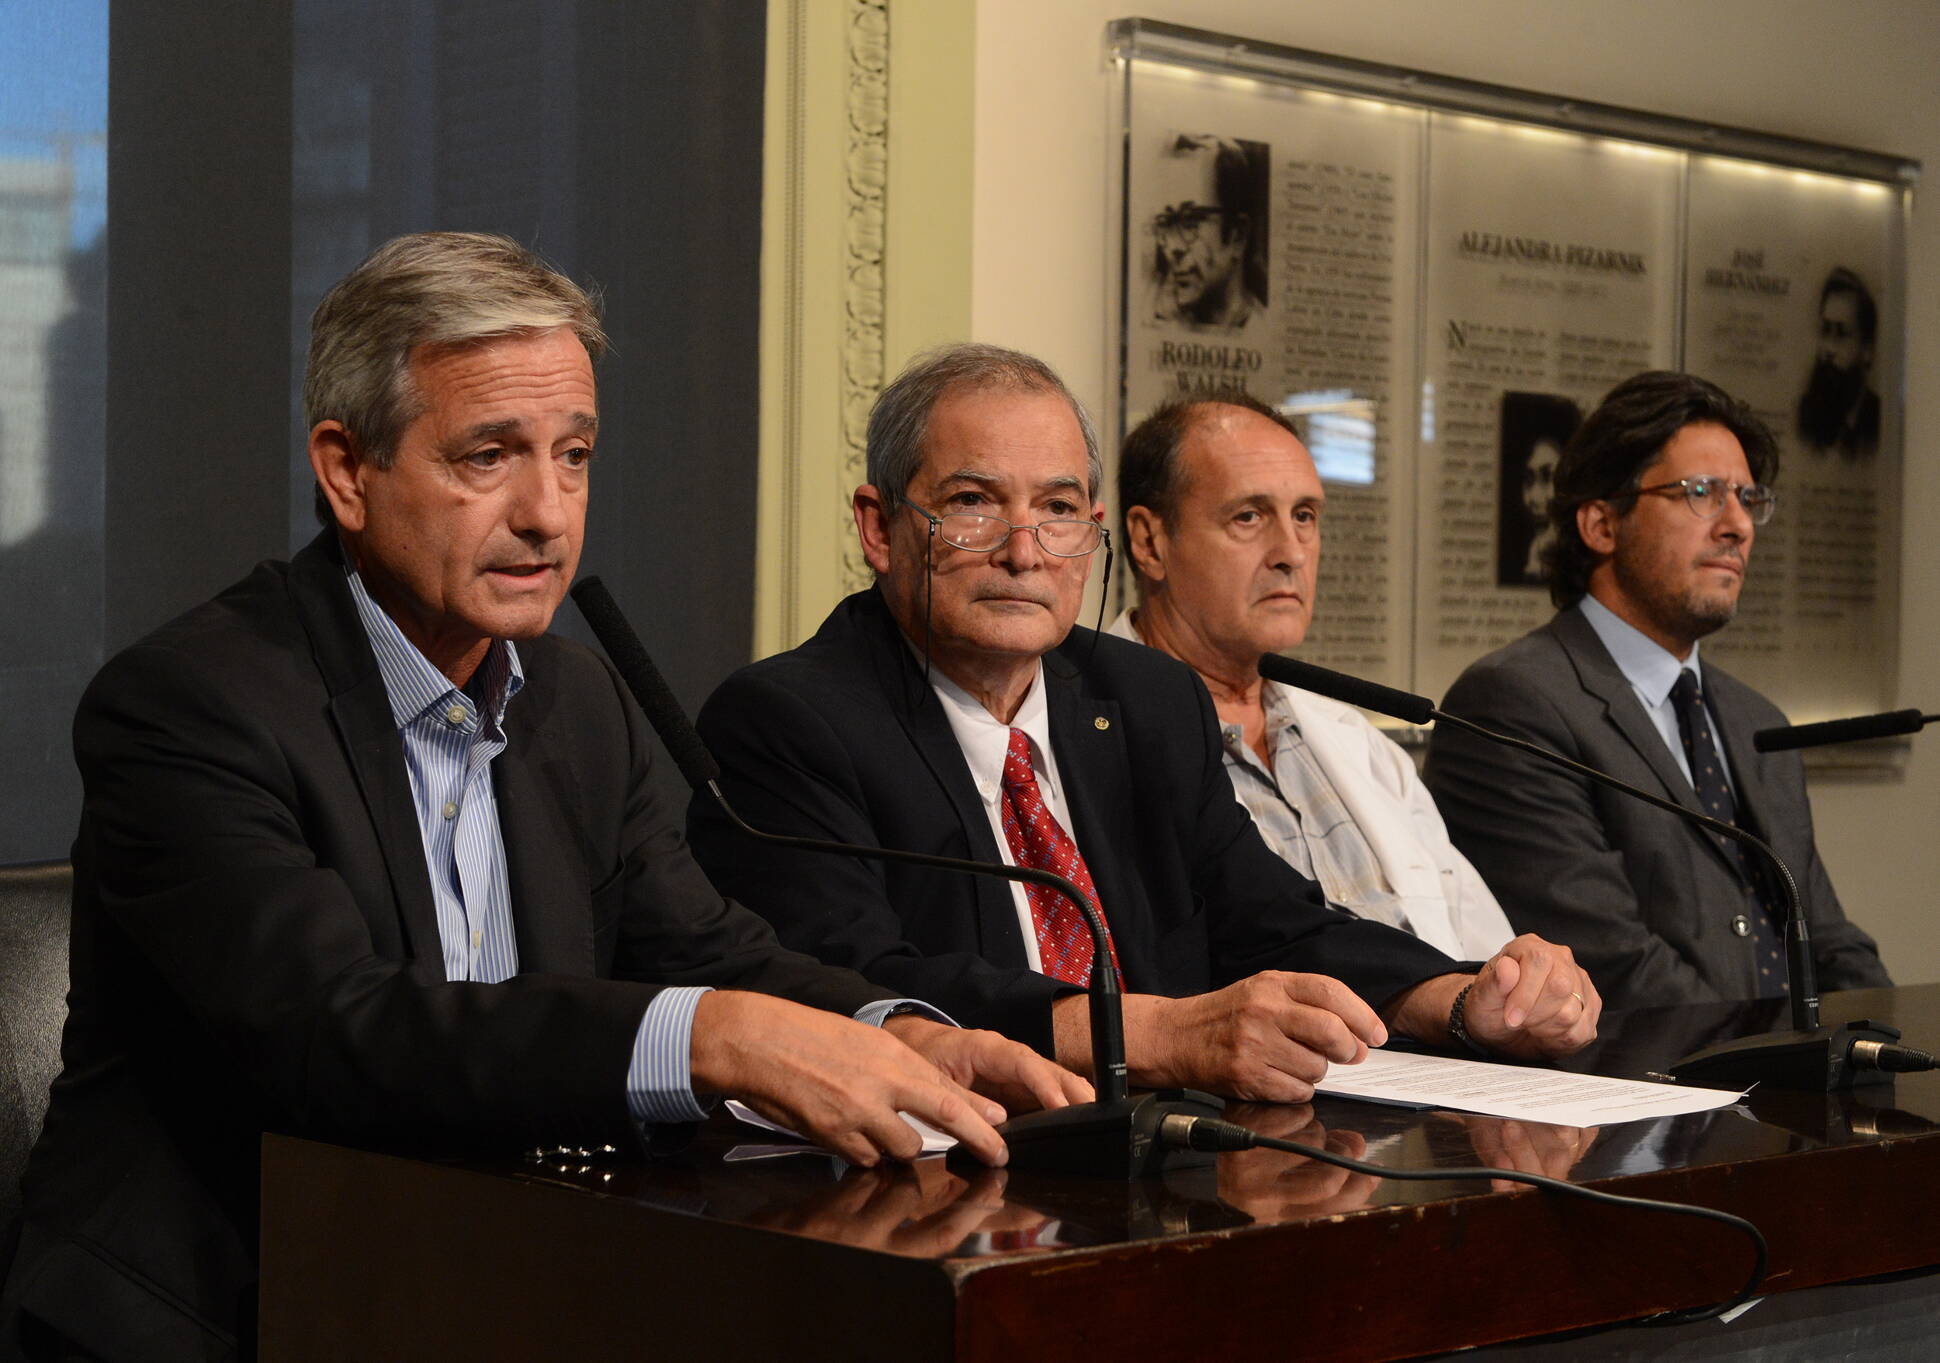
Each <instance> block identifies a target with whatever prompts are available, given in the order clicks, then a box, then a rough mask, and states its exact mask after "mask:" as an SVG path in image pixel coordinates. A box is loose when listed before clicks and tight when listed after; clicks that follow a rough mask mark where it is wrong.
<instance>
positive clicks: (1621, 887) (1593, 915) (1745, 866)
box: [1426, 372, 1889, 1008]
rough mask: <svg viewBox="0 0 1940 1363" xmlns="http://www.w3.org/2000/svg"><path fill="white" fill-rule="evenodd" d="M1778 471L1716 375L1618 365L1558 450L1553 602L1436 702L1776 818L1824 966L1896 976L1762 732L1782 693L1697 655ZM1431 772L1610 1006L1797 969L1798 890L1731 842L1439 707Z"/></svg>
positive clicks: (1726, 609)
mask: <svg viewBox="0 0 1940 1363" xmlns="http://www.w3.org/2000/svg"><path fill="white" fill-rule="evenodd" d="M1777 472H1778V452H1777V447H1776V445H1775V443H1774V441H1773V438H1772V435H1771V432H1770V431H1769V430H1767V429H1766V428H1765V426H1764V425H1763V424H1762V423H1761V422H1760V421H1759V420H1758V418H1757V417H1756V416H1754V415H1753V414H1752V412H1751V409H1750V408H1748V407H1747V406H1746V405H1745V404H1744V403H1742V402H1740V401H1738V400H1737V399H1735V398H1733V397H1731V396H1730V395H1729V394H1727V393H1725V392H1724V391H1723V390H1721V389H1719V388H1717V387H1716V386H1714V385H1712V384H1710V383H1707V382H1705V381H1704V380H1702V379H1699V378H1694V377H1692V376H1690V375H1688V374H1671V373H1661V372H1657V373H1646V374H1639V375H1637V376H1636V377H1635V378H1632V379H1628V380H1626V381H1625V382H1624V383H1622V384H1619V385H1618V386H1617V387H1616V388H1615V389H1614V390H1612V391H1611V393H1610V395H1609V396H1608V397H1606V398H1605V399H1604V401H1603V404H1602V405H1601V406H1600V407H1599V408H1598V409H1597V410H1596V411H1595V412H1593V413H1592V414H1591V415H1590V417H1589V419H1588V420H1586V421H1585V422H1584V423H1583V426H1582V428H1581V429H1580V430H1579V431H1578V432H1577V434H1576V436H1575V438H1574V439H1573V440H1571V442H1570V445H1569V448H1568V449H1567V450H1566V451H1565V452H1564V454H1563V460H1562V463H1561V464H1560V465H1559V466H1558V467H1557V470H1556V493H1555V496H1554V498H1553V499H1552V500H1551V502H1550V520H1551V523H1552V525H1553V526H1554V528H1555V538H1554V540H1553V542H1552V544H1551V546H1550V549H1549V551H1548V553H1547V555H1546V562H1545V566H1546V568H1547V572H1548V578H1549V584H1550V595H1551V597H1552V599H1553V600H1554V601H1555V603H1556V605H1557V607H1558V608H1559V613H1558V614H1557V615H1556V617H1555V618H1554V619H1553V620H1551V621H1550V622H1549V623H1548V624H1547V625H1544V626H1543V627H1542V628H1540V629H1538V630H1535V631H1534V632H1533V633H1531V634H1529V635H1527V636H1525V637H1524V638H1522V639H1519V640H1517V641H1516V642H1515V643H1513V644H1510V645H1509V646H1508V647H1507V648H1504V649H1500V650H1498V651H1497V652H1495V653H1492V654H1490V655H1489V656H1488V657H1485V658H1483V659H1481V660H1480V661H1479V662H1477V663H1475V664H1473V665H1472V666H1470V667H1469V668H1468V670H1467V671H1466V672H1464V673H1463V674H1462V676H1461V678H1460V679H1459V680H1457V681H1456V683H1455V685H1454V686H1453V687H1452V688H1450V690H1449V693H1448V696H1447V698H1446V699H1445V700H1444V701H1443V702H1442V705H1443V708H1444V709H1446V710H1448V711H1449V712H1450V713H1451V714H1456V715H1461V716H1464V717H1466V718H1468V719H1472V720H1475V721H1477V722H1478V723H1481V724H1484V725H1487V726H1488V727H1490V728H1493V729H1497V730H1500V731H1502V732H1504V733H1509V734H1514V735H1517V736H1519V737H1522V738H1526V739H1530V740H1532V741H1534V742H1536V743H1540V744H1542V745H1543V746H1544V747H1547V748H1552V749H1555V750H1556V751H1559V752H1562V753H1564V754H1565V755H1567V756H1570V757H1574V758H1576V759H1577V760H1579V761H1582V762H1585V763H1587V764H1589V765H1590V766H1593V767H1597V768H1600V769H1602V770H1603V771H1606V772H1609V773H1610V774H1612V775H1614V776H1617V777H1620V778H1622V779H1623V780H1626V781H1629V782H1630V783H1632V784H1633V785H1638V786H1641V787H1643V788H1644V789H1646V790H1651V791H1655V792H1657V793H1659V794H1662V795H1664V796H1666V797H1667V798H1670V799H1674V800H1676V801H1678V802H1679V803H1680V804H1682V805H1684V806H1685V807H1687V808H1689V809H1691V810H1694V811H1698V812H1703V813H1708V814H1711V815H1713V816H1714V817H1718V818H1723V819H1726V820H1727V821H1730V822H1733V823H1736V824H1738V825H1739V826H1741V827H1744V828H1746V829H1748V830H1750V831H1751V832H1753V833H1756V834H1758V835H1759V836H1760V837H1763V838H1764V839H1765V840H1766V841H1767V842H1769V843H1771V844H1772V845H1773V847H1774V848H1776V849H1777V851H1778V854H1779V856H1780V857H1782V858H1783V859H1784V860H1785V862H1786V864H1787V865H1788V866H1790V867H1791V868H1792V871H1793V873H1794V875H1795V876H1796V877H1797V878H1798V882H1799V890H1800V894H1801V896H1802V900H1803V904H1804V908H1805V912H1806V916H1807V918H1808V920H1809V921H1810V923H1811V931H1812V939H1813V946H1814V949H1815V952H1816V956H1817V962H1818V983H1819V987H1820V988H1821V989H1854V988H1861V987H1865V986H1870V985H1883V984H1887V983H1889V980H1888V978H1887V975H1886V970H1885V967H1884V966H1882V965H1881V964H1880V960H1879V952H1878V950H1877V948H1876V947H1874V945H1873V942H1872V939H1871V938H1869V937H1867V935H1866V934H1865V933H1863V932H1861V931H1860V930H1859V929H1858V928H1857V927H1855V926H1854V925H1853V924H1852V923H1850V922H1848V921H1847V919H1846V916H1845V913H1844V911H1843V910H1842V909H1841V908H1840V907H1839V900H1838V897H1837V896H1836V895H1835V894H1834V893H1833V890H1832V883H1831V881H1830V879H1828V877H1827V875H1826V871H1825V867H1824V865H1823V864H1822V863H1821V862H1820V860H1819V854H1818V849H1817V847H1816V846H1815V845H1814V842H1813V836H1812V812H1811V807H1810V805H1809V804H1808V802H1807V800H1806V793H1805V775H1804V767H1803V764H1802V763H1801V761H1800V759H1799V757H1798V754H1797V753H1757V752H1754V751H1753V750H1752V746H1751V735H1752V733H1753V731H1754V730H1757V729H1761V728H1765V727H1767V726H1770V725H1777V724H1783V723H1785V716H1784V715H1783V714H1781V713H1780V712H1779V710H1778V709H1777V708H1776V707H1775V706H1773V705H1772V704H1771V702H1769V701H1767V700H1766V699H1765V698H1764V697H1763V696H1760V695H1759V694H1758V693H1757V692H1755V691H1753V690H1752V689H1751V688H1750V687H1748V686H1746V685H1744V684H1743V683H1742V682H1739V681H1736V680H1734V679H1733V678H1731V677H1730V676H1728V675H1726V674H1725V673H1724V671H1723V670H1722V669H1720V668H1717V667H1715V666H1712V665H1709V664H1706V663H1704V662H1702V661H1701V660H1700V658H1699V649H1698V641H1699V640H1701V639H1702V638H1704V636H1706V635H1708V634H1711V633H1713V632H1715V631H1716V630H1718V629H1721V628H1722V627H1723V626H1725V625H1726V624H1728V623H1729V622H1730V620H1731V617H1732V615H1733V613H1734V612H1735V611H1736V609H1737V606H1738V595H1739V592H1740V590H1741V589H1742V587H1743V586H1744V580H1745V571H1746V568H1747V566H1748V564H1749V562H1750V559H1751V549H1752V543H1753V541H1754V540H1755V539H1756V537H1757V533H1758V527H1760V526H1761V525H1764V524H1766V523H1768V522H1769V521H1770V520H1771V517H1772V514H1773V512H1774V510H1775V509H1776V506H1777V500H1776V494H1774V493H1773V492H1772V490H1771V488H1770V486H1769V484H1770V483H1771V482H1772V480H1773V479H1774V478H1775V477H1776V476H1777ZM1426 775H1427V781H1428V787H1429V789H1430V790H1431V791H1432V792H1433V794H1434V796H1435V802H1436V804H1437V805H1439V806H1440V808H1441V811H1442V816H1443V818H1444V819H1446V820H1447V823H1448V829H1449V832H1450V834H1451V835H1452V836H1453V837H1454V839H1455V845H1456V846H1457V847H1459V848H1461V850H1462V852H1463V853H1464V854H1465V855H1466V856H1467V857H1468V858H1469V860H1470V861H1472V862H1473V863H1474V864H1475V866H1476V868H1477V869H1478V870H1479V871H1481V873H1482V876H1483V878H1484V879H1486V880H1487V881H1488V882H1489V885H1490V886H1491V887H1492V888H1493V889H1494V890H1495V892H1496V895H1497V897H1498V898H1499V899H1500V900H1501V901H1502V906H1503V908H1504V909H1506V910H1507V911H1508V914H1509V919H1510V921H1511V922H1512V923H1514V924H1515V926H1516V927H1517V928H1519V929H1520V930H1522V931H1525V932H1539V933H1541V934H1542V935H1543V936H1545V937H1549V938H1551V939H1553V940H1555V941H1558V942H1565V943H1567V944H1569V945H1570V946H1571V947H1572V948H1574V950H1575V952H1576V956H1577V959H1578V960H1580V961H1582V962H1583V964H1584V965H1585V966H1586V967H1588V969H1589V971H1590V974H1591V975H1592V976H1593V977H1594V978H1595V980H1596V983H1597V987H1598V988H1599V989H1601V990H1602V991H1603V996H1604V999H1605V1000H1606V1002H1607V1003H1608V1004H1609V1006H1611V1007H1613V1008H1620V1007H1643V1006H1653V1005H1659V1004H1672V1003H1688V1002H1700V1001H1709V1000H1718V999H1742V998H1759V997H1771V996H1776V995H1780V994H1783V993H1784V992H1785V987H1786V983H1785V969H1784V965H1783V960H1782V957H1783V952H1782V921H1783V917H1782V916H1783V911H1784V902H1783V899H1782V897H1781V893H1780V892H1779V891H1777V890H1776V889H1775V887H1773V886H1772V885H1771V884H1769V883H1768V879H1767V878H1768V875H1769V874H1770V872H1769V871H1768V868H1766V867H1764V866H1762V865H1759V864H1757V863H1756V861H1754V860H1752V859H1751V856H1752V854H1741V853H1740V852H1739V850H1738V845H1737V844H1735V843H1731V842H1728V841H1725V840H1723V839H1719V838H1715V837H1714V836H1713V835H1711V834H1709V833H1706V832H1704V831H1703V830H1702V829H1700V828H1698V827H1697V826H1696V825H1695V824H1693V823H1691V822H1689V821H1688V820H1685V819H1681V818H1679V817H1677V816H1676V815H1673V814H1669V813H1666V812H1663V811H1661V810H1657V809H1653V808H1651V807H1650V806H1648V805H1645V804H1644V803H1643V802H1641V801H1639V800H1634V799H1631V798H1630V797H1628V796H1625V795H1621V794H1618V793H1616V792H1614V791H1606V790H1604V789H1603V788H1601V787H1598V786H1595V785H1592V784H1591V783H1590V782H1588V781H1586V780H1583V779H1582V778H1579V777H1576V776H1572V775H1569V774H1568V773H1565V772H1563V771H1561V770H1560V769H1558V768H1556V767H1553V766H1550V765H1549V764H1546V763H1542V762H1538V761H1537V760H1535V759H1534V758H1530V757H1526V756H1524V755H1522V754H1519V753H1516V752H1514V751H1511V750H1509V749H1507V748H1503V747H1501V746H1499V745H1496V744H1491V743H1486V742H1484V741H1483V740H1481V739H1478V738H1475V737H1473V736H1472V735H1467V734H1463V733H1461V732H1460V731H1457V730H1452V729H1447V728H1444V727H1441V726H1437V728H1436V730H1435V733H1434V738H1433V741H1432V743H1431V745H1430V748H1429V756H1428V767H1427V773H1426Z"/></svg>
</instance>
